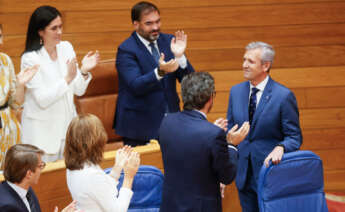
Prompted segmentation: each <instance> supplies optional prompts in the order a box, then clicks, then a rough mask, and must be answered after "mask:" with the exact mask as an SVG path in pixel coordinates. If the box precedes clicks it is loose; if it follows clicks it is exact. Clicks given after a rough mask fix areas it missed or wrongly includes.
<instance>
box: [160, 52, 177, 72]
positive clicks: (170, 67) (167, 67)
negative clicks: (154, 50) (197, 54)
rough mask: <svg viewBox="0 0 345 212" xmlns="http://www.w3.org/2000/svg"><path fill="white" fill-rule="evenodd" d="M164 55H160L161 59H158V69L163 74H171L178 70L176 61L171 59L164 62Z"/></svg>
mask: <svg viewBox="0 0 345 212" xmlns="http://www.w3.org/2000/svg"><path fill="white" fill-rule="evenodd" d="M164 57H165V56H164V54H163V53H161V57H160V58H159V62H158V63H159V69H160V70H162V71H164V72H165V73H171V72H174V71H176V70H177V69H178V66H179V64H178V62H177V60H176V59H171V60H169V61H168V62H165V61H164Z"/></svg>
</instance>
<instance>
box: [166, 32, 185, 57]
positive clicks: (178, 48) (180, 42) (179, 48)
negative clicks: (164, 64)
mask: <svg viewBox="0 0 345 212" xmlns="http://www.w3.org/2000/svg"><path fill="white" fill-rule="evenodd" d="M186 47H187V35H186V34H185V33H184V31H181V30H179V31H177V32H175V37H174V38H173V39H172V40H171V44H170V48H171V51H172V52H173V54H174V55H175V58H179V57H181V56H182V55H183V54H184V51H185V50H186Z"/></svg>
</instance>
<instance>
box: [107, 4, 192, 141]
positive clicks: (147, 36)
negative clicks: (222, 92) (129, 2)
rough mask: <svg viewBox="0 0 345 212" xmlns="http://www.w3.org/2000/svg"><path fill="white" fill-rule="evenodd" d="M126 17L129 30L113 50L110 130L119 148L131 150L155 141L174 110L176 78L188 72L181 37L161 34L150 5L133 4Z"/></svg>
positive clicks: (176, 107)
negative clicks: (114, 92)
mask: <svg viewBox="0 0 345 212" xmlns="http://www.w3.org/2000/svg"><path fill="white" fill-rule="evenodd" d="M131 14H132V23H133V26H134V29H135V31H134V32H133V33H132V34H131V36H130V37H129V38H128V39H127V40H125V41H124V42H123V43H122V44H121V45H120V46H119V48H118V50H117V57H116V69H117V71H118V77H119V94H118V98H117V105H116V111H115V118H114V125H113V127H114V129H115V131H116V133H117V134H119V135H121V136H123V141H124V144H127V145H130V146H136V145H144V144H146V143H147V142H148V141H149V140H150V139H154V138H157V132H158V128H159V126H160V123H161V120H162V118H163V116H164V114H165V113H167V112H177V111H179V110H180V108H179V98H178V95H177V92H176V79H177V80H178V81H179V82H181V80H182V78H183V77H184V76H185V75H187V74H189V73H191V72H194V69H193V67H192V66H191V65H190V63H189V62H188V61H187V59H186V57H185V55H184V52H185V49H186V46H187V35H186V34H185V33H184V32H183V31H177V32H176V33H175V37H174V36H172V35H169V34H164V33H161V32H160V26H161V22H160V12H159V9H158V8H157V7H156V6H155V5H154V4H152V3H149V2H139V3H137V4H136V5H134V6H133V8H132V11H131Z"/></svg>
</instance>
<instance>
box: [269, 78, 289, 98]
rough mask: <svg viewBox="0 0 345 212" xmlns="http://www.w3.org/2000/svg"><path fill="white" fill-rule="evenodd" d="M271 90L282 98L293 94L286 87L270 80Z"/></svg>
mask: <svg viewBox="0 0 345 212" xmlns="http://www.w3.org/2000/svg"><path fill="white" fill-rule="evenodd" d="M272 90H273V91H274V92H275V93H278V94H279V95H280V96H282V97H283V96H287V95H290V94H293V92H292V91H291V90H290V89H289V88H288V87H286V86H285V85H283V84H281V83H279V82H277V81H274V80H273V79H272Z"/></svg>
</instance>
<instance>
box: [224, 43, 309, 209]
mask: <svg viewBox="0 0 345 212" xmlns="http://www.w3.org/2000/svg"><path fill="white" fill-rule="evenodd" d="M274 55H275V52H274V50H273V47H272V46H270V45H269V44H267V43H263V42H252V43H249V44H248V45H247V47H246V52H245V54H244V60H243V72H244V78H245V79H247V80H248V81H246V82H242V83H240V84H238V85H235V86H233V87H232V88H231V90H230V97H229V105H228V113H227V119H228V126H229V127H231V126H233V125H236V124H241V123H243V122H245V121H249V123H250V132H249V134H248V136H247V137H246V138H245V140H244V141H243V142H242V143H241V144H239V145H238V154H239V162H238V167H239V168H238V171H237V175H236V186H237V189H238V192H239V198H240V202H241V206H242V211H244V212H256V211H257V212H258V211H259V206H258V199H257V182H258V178H259V172H260V169H261V166H262V165H263V163H264V164H265V165H266V166H268V164H269V162H270V161H272V163H273V164H278V163H279V162H280V160H281V158H282V156H283V154H284V152H292V151H295V150H298V149H299V147H300V146H301V144H302V134H301V129H300V124H299V112H298V107H297V102H296V98H295V95H294V94H293V93H292V92H291V91H290V89H288V88H286V87H285V86H283V85H281V84H279V83H277V82H275V81H274V80H272V78H271V77H270V76H269V71H270V68H271V66H272V62H273V59H274Z"/></svg>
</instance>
